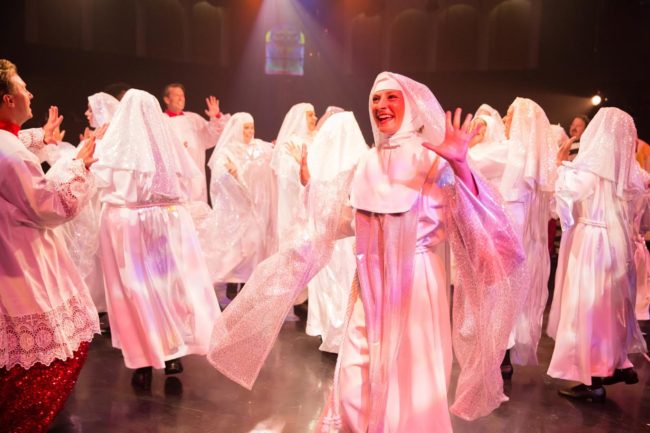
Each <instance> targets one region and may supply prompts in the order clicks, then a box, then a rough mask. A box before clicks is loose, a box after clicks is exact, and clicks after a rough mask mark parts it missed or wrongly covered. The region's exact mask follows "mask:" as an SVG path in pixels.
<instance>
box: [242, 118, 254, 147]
mask: <svg viewBox="0 0 650 433" xmlns="http://www.w3.org/2000/svg"><path fill="white" fill-rule="evenodd" d="M243 134H244V143H246V144H248V143H250V142H251V140H252V139H253V137H254V136H255V124H254V123H253V122H248V123H244V130H243Z"/></svg>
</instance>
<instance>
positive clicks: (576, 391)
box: [557, 384, 607, 403]
mask: <svg viewBox="0 0 650 433" xmlns="http://www.w3.org/2000/svg"><path fill="white" fill-rule="evenodd" d="M557 392H558V393H559V394H560V395H561V396H564V397H569V398H573V399H576V400H588V401H591V402H593V403H605V398H606V397H607V394H606V393H605V388H603V387H602V386H596V387H595V386H587V385H584V384H580V385H578V386H574V387H573V388H566V389H558V391H557Z"/></svg>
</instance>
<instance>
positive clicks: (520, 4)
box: [488, 0, 533, 69]
mask: <svg viewBox="0 0 650 433" xmlns="http://www.w3.org/2000/svg"><path fill="white" fill-rule="evenodd" d="M488 21H489V39H490V43H489V53H490V54H489V59H488V65H489V68H490V69H525V68H527V67H528V65H529V56H530V43H531V40H532V30H533V29H532V24H533V19H532V6H531V3H530V1H529V0H506V1H503V2H501V3H500V4H499V5H498V6H496V7H495V8H494V9H492V11H491V12H490V15H489V18H488Z"/></svg>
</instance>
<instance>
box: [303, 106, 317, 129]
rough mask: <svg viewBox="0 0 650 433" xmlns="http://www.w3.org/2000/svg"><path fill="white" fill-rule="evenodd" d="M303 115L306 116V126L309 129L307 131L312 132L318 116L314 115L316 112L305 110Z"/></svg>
mask: <svg viewBox="0 0 650 433" xmlns="http://www.w3.org/2000/svg"><path fill="white" fill-rule="evenodd" d="M305 115H306V116H307V128H308V129H309V132H313V131H314V130H315V129H316V121H317V120H318V117H316V113H314V112H313V111H307V112H305Z"/></svg>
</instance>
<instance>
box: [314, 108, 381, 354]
mask: <svg viewBox="0 0 650 433" xmlns="http://www.w3.org/2000/svg"><path fill="white" fill-rule="evenodd" d="M367 151H368V146H367V145H366V143H365V140H364V138H363V134H362V133H361V130H360V129H359V125H358V123H357V121H356V119H355V117H354V114H353V113H352V112H349V111H348V112H339V113H335V114H332V115H331V116H330V117H329V119H328V120H327V122H326V123H325V124H324V125H323V126H322V127H321V128H320V129H319V130H318V132H317V134H316V137H315V138H314V142H313V143H312V145H311V146H310V148H309V153H308V155H307V163H308V166H309V171H310V175H311V181H312V182H320V181H328V180H332V179H334V178H335V177H336V176H338V175H339V174H340V173H341V172H344V171H349V170H351V169H353V168H354V167H355V166H356V164H357V163H358V161H359V158H361V156H362V155H363V154H365V153H366V152H367ZM312 198H313V197H312ZM321 205H322V204H321V202H320V201H316V202H308V203H307V212H308V214H310V215H311V218H312V220H313V219H315V218H317V217H318V215H319V210H318V208H319V207H320V206H321ZM312 214H313V215H312ZM351 235H352V233H350V236H348V237H346V238H344V239H339V240H337V241H336V243H335V245H334V251H333V253H332V258H331V259H330V261H329V262H328V263H327V265H326V266H325V267H324V268H323V269H322V270H321V271H320V272H319V273H318V274H316V276H314V278H312V280H311V281H310V282H309V286H308V292H309V305H308V311H307V325H306V327H305V331H306V333H307V334H308V335H314V336H316V335H320V336H321V338H322V344H321V345H320V350H323V351H327V352H334V353H338V351H339V347H340V345H341V342H342V341H343V334H344V329H343V323H344V321H345V310H346V306H347V301H348V297H349V291H350V286H351V284H352V278H353V277H354V274H355V271H356V261H355V257H354V247H353V245H354V238H353V237H352V236H351Z"/></svg>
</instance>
